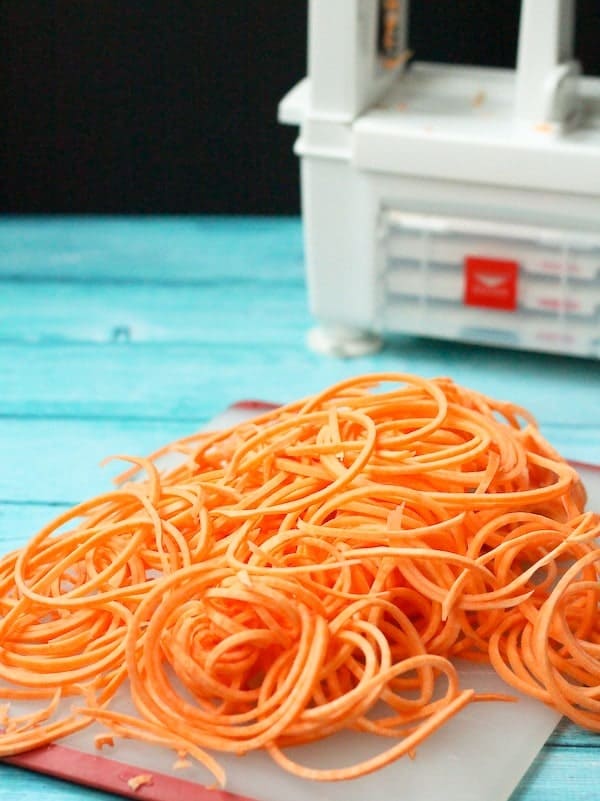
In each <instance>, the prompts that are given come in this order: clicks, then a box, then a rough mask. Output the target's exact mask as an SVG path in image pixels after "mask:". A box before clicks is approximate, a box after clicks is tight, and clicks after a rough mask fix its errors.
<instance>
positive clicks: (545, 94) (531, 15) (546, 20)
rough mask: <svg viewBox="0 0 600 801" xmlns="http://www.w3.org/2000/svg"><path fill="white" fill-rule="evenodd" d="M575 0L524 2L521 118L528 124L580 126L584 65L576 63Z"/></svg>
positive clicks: (520, 51)
mask: <svg viewBox="0 0 600 801" xmlns="http://www.w3.org/2000/svg"><path fill="white" fill-rule="evenodd" d="M574 36H575V0H522V10H521V24H520V26H519V48H518V56H517V82H516V89H515V113H516V115H517V118H518V119H520V120H523V121H527V122H530V121H534V122H537V123H545V122H547V123H551V122H557V123H559V124H566V123H568V122H569V121H570V122H574V121H575V117H576V116H577V114H578V106H579V103H578V97H577V78H578V76H579V72H580V69H579V64H578V63H577V62H576V61H573V60H572V53H573V40H574Z"/></svg>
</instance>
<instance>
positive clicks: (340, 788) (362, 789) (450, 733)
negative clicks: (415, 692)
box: [13, 404, 600, 801]
mask: <svg viewBox="0 0 600 801" xmlns="http://www.w3.org/2000/svg"><path fill="white" fill-rule="evenodd" d="M260 411H261V407H260V405H259V404H254V405H244V404H240V405H239V406H237V407H233V408H232V409H229V410H228V411H227V412H226V413H224V414H223V415H220V416H219V417H218V418H216V419H215V420H214V421H213V423H212V425H211V427H217V428H219V427H224V426H226V425H230V424H232V423H235V422H237V421H238V420H239V419H242V418H244V417H248V416H249V415H255V414H258V413H260ZM578 467H579V468H580V472H581V474H582V477H583V478H584V481H585V483H586V487H587V489H588V495H589V501H590V502H589V506H590V508H596V509H600V467H599V468H593V467H581V466H578ZM458 667H459V674H460V676H461V685H462V686H463V687H465V688H467V687H473V688H474V689H475V690H477V691H478V692H492V693H494V692H501V693H508V694H510V695H512V696H515V697H517V698H518V701H517V702H516V703H496V702H495V703H477V704H470V705H468V706H467V707H466V708H465V709H463V710H462V711H461V712H459V713H458V715H457V716H456V717H455V718H453V719H452V720H451V721H450V722H449V723H447V724H446V725H445V726H443V727H442V729H441V730H440V731H438V732H436V734H435V735H434V736H432V737H430V738H429V739H428V740H427V741H426V742H425V743H424V744H423V745H421V746H420V747H419V749H418V751H417V755H416V758H415V759H414V760H411V759H408V758H403V759H400V760H397V761H396V762H395V763H393V764H392V765H389V766H388V767H386V768H383V769H382V770H379V771H377V772H375V773H372V774H370V775H369V776H365V777H363V778H361V779H356V780H354V781H346V782H335V783H319V782H314V781H307V780H303V779H298V778H297V777H294V776H291V775H289V774H287V773H286V772H284V771H283V770H281V769H280V768H278V767H277V766H276V765H275V764H274V763H273V762H272V761H271V759H270V758H269V757H268V756H267V755H266V754H264V753H262V752H261V753H252V754H249V755H247V756H244V757H233V756H221V755H217V757H218V759H219V761H220V762H221V763H222V765H223V767H224V768H225V769H226V771H227V777H228V781H227V787H226V790H227V791H229V793H234V794H239V795H242V796H244V797H246V798H247V797H250V798H252V799H256V800H257V801H398V799H400V798H403V799H410V801H507V799H508V798H509V797H510V795H511V793H512V792H513V790H514V789H515V787H516V786H517V785H518V783H519V781H520V780H521V778H522V777H523V775H524V774H525V773H526V771H527V769H528V768H529V766H530V765H531V763H532V761H533V760H534V758H535V756H536V755H537V753H538V752H539V750H540V749H541V748H542V746H543V745H544V743H545V742H546V740H547V739H548V737H549V736H550V734H551V733H552V731H553V730H554V728H555V726H556V724H557V723H558V721H559V720H560V715H559V714H557V713H556V712H554V711H553V710H551V709H548V708H546V707H544V706H543V705H542V704H540V703H539V702H537V701H534V700H532V699H530V698H527V697H525V696H521V695H520V694H519V693H517V692H515V691H514V690H513V689H512V688H510V687H508V686H507V685H506V684H504V682H502V681H501V680H500V679H499V678H498V676H496V674H495V673H494V671H493V670H492V669H491V668H490V667H486V666H478V665H471V664H468V663H462V664H459V665H458ZM126 694H127V693H126V689H125V688H123V690H122V691H121V693H120V696H119V697H118V698H117V699H116V704H115V705H116V706H118V707H120V708H122V709H123V710H124V711H125V710H126V709H127V705H128V701H127V700H126ZM13 709H14V707H13ZM98 731H102V729H101V728H100V727H96V726H94V727H93V728H88V729H86V730H84V731H82V732H78V733H77V734H75V735H72V736H71V737H68V738H65V739H64V740H62V741H61V744H62V745H65V746H68V747H69V748H72V749H74V750H75V752H77V753H73V752H63V753H62V755H61V750H62V749H60V748H57V749H54V751H53V753H52V754H51V755H50V758H46V756H47V755H44V754H42V755H41V757H40V758H33V759H30V758H28V756H27V755H25V757H19V758H18V759H16V760H15V762H16V763H17V764H21V765H23V766H24V767H29V768H32V769H34V770H41V771H43V772H47V773H56V774H57V775H61V776H62V777H63V778H64V777H68V778H70V779H71V780H73V781H75V782H80V783H84V784H86V783H90V770H89V769H90V765H91V766H92V767H93V771H92V772H93V773H94V776H95V777H96V778H95V779H94V780H93V781H91V783H92V784H93V785H94V786H100V787H103V788H104V789H110V790H111V791H112V792H119V793H122V794H124V795H127V796H128V797H135V798H139V799H144V798H145V799H152V801H184V799H190V801H191V799H194V800H195V801H204V799H207V801H208V799H211V800H212V801H225V798H227V795H228V794H227V793H224V794H221V793H219V792H214V791H209V792H208V793H205V792H203V790H202V788H201V786H202V785H204V784H205V783H209V784H210V783H212V779H211V777H210V776H209V774H208V773H207V772H206V771H205V770H204V769H203V768H201V767H200V766H196V765H194V766H192V767H191V768H186V769H185V770H174V769H173V762H174V755H173V754H172V753H171V752H169V751H167V750H165V749H159V748H155V747H152V746H147V745H143V744H140V743H137V742H133V741H124V742H117V743H116V745H115V747H114V748H107V749H104V751H103V752H102V756H99V755H98V754H99V752H98V751H97V750H96V749H95V748H94V737H93V735H94V733H97V732H98ZM392 742H393V741H391V740H389V739H385V740H382V739H379V738H376V737H373V736H368V735H365V734H359V733H353V732H345V733H340V734H337V735H335V736H334V737H331V738H329V739H327V740H323V741H321V742H319V743H314V744H311V745H308V746H301V747H298V748H295V749H290V750H289V753H290V754H291V755H293V756H294V757H295V758H296V759H297V760H298V761H300V762H302V763H305V764H307V765H311V766H315V767H327V768H329V767H340V766H343V765H347V764H351V763H355V762H358V761H361V760H362V759H365V758H366V757H368V756H370V755H372V754H373V753H377V752H379V751H381V750H383V749H385V748H387V747H389V746H390V745H391V744H392ZM51 749H52V747H51ZM44 750H46V749H40V751H44ZM79 753H81V754H82V755H83V754H87V755H90V757H92V758H90V757H85V756H82V758H81V760H80V761H79V760H78V759H77V754H79ZM104 755H106V757H110V759H107V758H105V757H104ZM112 760H118V762H119V763H122V764H121V765H119V766H115V765H114V763H113V762H112ZM138 773H145V774H146V773H147V774H149V775H152V776H153V781H152V783H151V784H148V785H144V786H141V787H140V788H139V789H138V790H137V791H135V792H134V791H131V790H130V788H129V786H128V784H127V780H128V778H130V777H132V776H134V775H136V774H138ZM98 776H100V781H98V778H97V777H98ZM169 777H172V778H169ZM103 780H104V783H103ZM199 785H200V786H199Z"/></svg>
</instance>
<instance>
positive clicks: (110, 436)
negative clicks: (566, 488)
mask: <svg viewBox="0 0 600 801" xmlns="http://www.w3.org/2000/svg"><path fill="white" fill-rule="evenodd" d="M222 407H223V404H220V405H219V410H220V408H222ZM215 411H218V410H217V409H215ZM206 412H207V408H206V405H205V404H202V403H199V404H198V417H197V418H196V420H194V421H192V418H189V419H181V420H167V419H165V420H131V419H119V418H106V419H70V420H48V419H44V418H41V419H13V418H4V419H1V420H0V442H2V446H3V454H4V459H5V463H6V460H8V463H9V464H10V466H11V467H10V469H5V470H2V471H0V501H2V500H4V501H38V502H47V503H52V502H54V503H56V502H63V501H64V502H70V503H75V502H77V501H80V500H83V499H84V498H86V497H88V496H90V495H93V494H96V493H98V492H101V491H105V490H107V489H108V487H109V482H110V476H111V475H114V474H115V473H116V472H118V467H117V466H114V467H113V466H111V465H109V466H107V467H105V468H100V467H99V466H98V465H99V463H100V461H101V460H102V459H103V458H104V457H105V456H108V455H109V454H113V453H125V454H127V453H129V454H138V455H139V454H146V453H149V452H151V451H152V450H154V449H156V448H158V447H160V446H161V445H163V444H166V443H167V442H170V441H171V440H173V439H176V438H177V437H182V436H186V435H187V434H190V433H192V432H194V431H196V430H198V428H200V426H201V425H202V423H203V422H205V421H206V420H207V419H209V417H210V416H212V415H211V414H207V413H206ZM548 433H549V434H550V436H551V439H552V441H553V443H554V444H555V445H556V447H558V448H559V449H561V450H563V451H564V452H565V453H567V454H569V455H571V456H572V457H573V458H578V459H581V460H584V461H592V459H594V458H595V459H596V461H600V458H599V456H600V432H597V431H594V432H588V431H583V432H573V431H570V430H569V431H565V429H563V428H557V429H552V428H551V427H549V431H548ZM575 434H577V435H579V437H580V441H579V442H576V441H575V439H576V437H575V436H574V435H575Z"/></svg>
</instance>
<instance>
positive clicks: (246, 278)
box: [0, 218, 600, 801]
mask: <svg viewBox="0 0 600 801" xmlns="http://www.w3.org/2000/svg"><path fill="white" fill-rule="evenodd" d="M310 325H311V318H310V314H309V310H308V303H307V297H306V291H305V287H304V278H303V264H302V234H301V227H300V224H299V222H298V220H295V219H278V220H275V219H268V218H263V219H252V218H242V219H216V218H213V219H211V218H203V219H195V218H170V219H167V218H154V219H153V218H146V219H95V218H82V219H60V218H58V219H33V218H31V219H28V218H23V219H17V218H13V219H10V218H8V219H5V220H1V221H0V451H1V453H2V457H3V458H2V461H1V462H0V549H1V550H2V551H3V552H5V551H8V550H10V549H12V548H14V547H17V546H18V545H20V544H22V543H23V542H24V541H25V540H26V539H27V538H28V537H29V536H30V535H31V534H33V533H34V532H35V531H36V530H37V529H38V528H39V527H40V526H41V525H42V524H43V523H44V522H46V521H47V520H49V519H51V518H52V517H54V516H55V515H56V514H58V513H59V512H60V511H61V509H64V508H65V507H66V506H67V505H69V504H72V503H75V502H77V501H79V500H82V499H83V498H85V497H87V496H89V495H91V494H93V493H96V492H99V491H101V490H103V489H106V488H107V487H108V486H109V482H110V477H111V475H113V474H114V472H115V470H116V469H117V468H116V467H108V468H104V469H101V468H100V467H99V466H98V463H99V461H100V459H101V458H103V457H104V456H106V455H107V454H109V453H116V452H130V453H147V452H148V451H150V450H152V449H153V448H155V447H157V446H159V445H161V444H162V443H164V442H166V441H169V440H171V439H173V438H175V437H178V436H182V435H185V434H187V433H190V432H191V431H193V430H195V429H196V428H198V427H199V426H200V425H201V424H202V423H204V422H205V421H206V420H208V419H209V418H210V417H212V416H213V415H215V414H217V413H218V412H219V411H221V410H222V409H223V408H224V407H225V406H227V405H228V404H230V403H232V402H234V401H236V400H238V399H240V398H243V397H252V398H257V397H258V398H264V399H267V400H274V401H285V400H288V399H291V398H294V397H299V396H302V395H306V394H308V393H311V392H314V391H316V390H318V389H319V388H322V387H323V386H325V385H327V384H330V383H331V382H333V381H335V380H337V379H341V378H344V377H346V376H349V375H352V374H356V373H361V372H368V371H374V370H399V371H407V372H415V373H420V374H423V375H427V376H434V375H451V376H453V377H454V378H455V379H456V380H457V381H459V382H461V383H464V384H466V385H469V386H472V387H476V388H478V389H480V390H482V391H484V392H488V393H490V394H492V395H495V396H498V397H501V396H504V397H509V398H511V399H512V400H514V401H516V402H517V403H521V404H523V405H525V406H527V407H528V408H529V409H531V410H532V411H533V412H534V413H535V414H536V416H537V417H538V419H539V421H540V422H541V425H542V429H543V431H544V433H545V434H546V436H547V437H549V439H551V441H552V442H553V443H554V444H555V445H556V447H557V448H559V450H561V451H563V452H564V453H565V454H566V455H568V456H570V457H571V458H576V459H580V460H583V461H589V462H598V463H600V364H599V363H598V362H594V361H586V360H579V359H568V358H563V357H558V356H556V357H552V356H547V355H540V354H537V355H536V354H528V353H520V352H512V351H503V350H500V349H486V348H478V347H474V346H465V345H460V344H456V343H451V342H433V341H427V340H420V339H415V338H402V337H397V338H395V339H394V341H393V342H389V343H387V344H386V347H385V348H384V350H383V351H382V352H381V353H379V354H376V355H374V356H371V357H367V358H361V359H356V360H347V361H344V360H335V359H328V358H324V357H320V356H317V355H315V354H313V353H310V352H309V351H307V349H306V348H305V344H304V337H305V334H306V331H307V329H308V328H309V326H310ZM501 747H502V745H501V742H499V751H501ZM599 786H600V743H599V738H598V736H595V735H592V734H590V733H587V732H582V731H581V730H579V729H577V728H576V727H574V726H572V725H570V724H567V723H563V724H561V725H560V726H559V728H558V729H557V731H556V732H555V733H554V735H553V736H552V738H551V739H550V741H549V743H548V745H547V746H546V747H545V748H544V750H543V751H542V753H541V754H540V756H539V757H538V759H537V760H536V763H535V764H534V766H532V769H531V770H530V771H529V773H528V774H527V776H526V778H525V779H524V780H523V782H522V783H521V785H520V787H519V788H518V790H517V791H516V792H515V794H514V796H513V799H512V801H563V799H564V798H566V797H567V796H568V798H569V799H572V800H573V801H592V799H595V798H598V797H599V796H598V787H599ZM109 797H110V796H107V795H105V794H100V793H96V792H93V791H91V790H86V789H84V788H80V787H75V786H71V785H65V784H64V783H62V782H58V781H55V780H52V779H49V778H46V777H41V776H36V775H33V774H30V773H27V772H26V771H22V770H19V769H17V768H13V767H9V766H5V765H2V766H0V798H6V799H9V798H10V799H19V800H20V801H34V799H35V801H53V800H54V799H59V798H60V799H67V800H68V801H92V799H96V800H97V801H100V799H102V800H103V801H105V800H106V799H108V798H109ZM482 801H483V800H482Z"/></svg>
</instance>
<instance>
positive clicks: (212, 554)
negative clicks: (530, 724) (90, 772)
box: [0, 374, 600, 785]
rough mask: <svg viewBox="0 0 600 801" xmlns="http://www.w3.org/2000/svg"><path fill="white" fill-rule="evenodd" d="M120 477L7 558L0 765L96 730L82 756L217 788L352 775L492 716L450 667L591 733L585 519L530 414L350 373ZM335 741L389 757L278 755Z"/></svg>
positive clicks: (442, 386) (591, 625)
mask: <svg viewBox="0 0 600 801" xmlns="http://www.w3.org/2000/svg"><path fill="white" fill-rule="evenodd" d="M121 458H125V459H126V460H127V461H129V462H130V463H131V464H132V466H131V467H130V468H129V469H128V470H127V472H126V473H125V474H124V475H123V476H121V478H120V479H119V483H118V485H117V488H116V489H114V490H113V491H110V492H107V493H105V494H103V495H101V496H99V497H96V498H93V499H91V500H88V501H86V502H84V503H82V504H80V505H79V506H77V507H75V508H74V509H71V510H69V511H68V512H65V513H63V514H61V515H60V516H59V517H57V518H56V519H55V520H54V521H53V522H52V523H50V524H49V525H47V526H46V527H45V528H43V529H42V530H41V531H40V532H39V533H38V534H36V535H35V536H34V537H32V538H31V539H30V540H29V542H28V543H27V544H26V545H25V546H24V547H22V548H21V549H19V550H17V551H14V552H13V553H10V554H8V555H7V556H5V557H4V558H3V560H2V562H1V564H0V615H1V618H0V645H1V648H0V700H2V706H1V709H0V711H1V719H0V723H1V726H2V730H1V733H0V756H9V755H14V754H16V753H19V752H23V751H26V750H28V749H31V748H34V747H36V746H40V745H44V744H46V743H51V742H54V741H57V740H59V739H60V738H62V737H64V736H66V735H68V734H70V733H73V732H75V731H77V730H79V729H84V728H85V727H87V726H89V725H90V724H92V723H95V724H96V726H95V728H94V729H92V732H91V733H90V738H92V737H94V736H95V738H96V743H97V745H98V747H99V748H100V747H102V746H103V745H107V744H109V745H112V744H113V743H115V746H116V745H117V741H118V740H119V739H120V738H134V739H139V740H141V741H144V742H147V743H152V744H155V745H158V746H162V747H166V748H169V749H172V750H173V752H174V755H176V756H177V761H176V765H177V766H178V767H185V766H186V765H188V764H189V760H196V761H198V762H200V763H201V764H202V765H204V766H205V767H206V769H207V771H209V772H210V773H211V774H212V776H213V777H214V780H215V781H216V782H217V783H219V784H221V785H223V784H224V782H225V774H224V771H223V768H222V767H221V765H220V763H219V754H223V753H230V754H238V755H243V754H247V753H249V752H251V751H254V750H256V749H263V750H265V751H266V752H268V753H269V754H270V756H271V757H272V758H273V760H274V761H275V762H276V763H277V764H278V765H279V766H281V767H282V768H283V769H285V770H287V771H291V772H292V773H294V774H297V775H298V776H301V777H305V778H312V779H315V780H322V781H336V780H344V779H352V778H354V777H358V776H362V775H365V774H367V773H369V772H371V771H374V770H377V769H378V768H380V767H382V766H384V765H386V764H389V763H390V762H392V761H394V760H396V759H398V758H400V757H401V756H403V755H409V756H410V757H415V756H416V757H417V758H418V747H419V745H420V744H421V743H422V742H423V741H424V740H425V739H426V738H428V737H431V736H435V733H436V731H437V730H438V729H439V728H440V727H441V726H443V725H444V724H445V723H446V722H447V721H448V720H450V719H451V718H452V717H453V716H454V715H457V714H460V711H461V709H463V708H464V707H465V705H467V704H469V703H472V702H474V701H498V700H506V697H500V698H499V697H498V696H493V695H491V696H490V695H480V696H478V695H477V694H476V693H475V692H474V691H473V690H472V689H471V688H469V687H461V686H460V681H459V676H458V672H457V668H456V665H455V662H456V660H458V659H466V660H471V661H475V662H481V663H488V664H490V665H491V666H492V667H493V668H494V669H495V671H496V672H497V673H498V674H499V675H500V676H501V677H502V678H503V679H504V681H505V682H506V683H507V684H508V685H509V686H510V687H513V688H515V689H517V690H519V691H521V692H523V693H525V694H528V695H530V696H533V697H534V698H536V699H539V701H540V702H542V703H544V704H547V705H549V706H551V707H554V708H555V709H556V710H558V711H560V712H561V713H563V714H564V715H566V716H568V717H569V718H570V719H571V720H573V721H575V722H576V723H578V724H579V725H581V726H584V727H587V728H588V729H591V730H592V731H600V698H599V696H598V686H599V685H600V615H599V614H598V609H599V604H600V582H599V572H600V550H599V549H598V544H597V541H596V538H597V537H598V535H599V533H600V518H599V516H598V515H597V514H594V513H593V512H589V511H585V501H586V496H585V490H584V488H583V486H582V484H581V482H580V480H579V477H578V475H577V473H576V471H575V470H574V469H573V468H572V467H571V466H569V464H567V462H566V461H565V460H564V459H563V458H562V457H561V456H560V455H559V454H558V453H556V452H555V450H554V449H553V448H552V447H551V446H550V445H549V444H548V443H547V442H546V441H545V439H544V438H543V437H542V436H541V434H540V432H539V430H538V428H537V426H536V424H535V421H534V420H533V418H532V417H531V416H530V414H529V413H528V412H526V411H525V410H523V409H521V408H518V407H516V406H515V405H514V404H512V403H508V402H501V401H496V400H493V399H491V398H488V397H485V396H484V395H482V394H480V393H478V392H475V391H473V390H469V389H466V388H463V387H460V386H458V385H456V384H455V383H454V382H452V381H451V380H450V379H447V378H438V379H433V380H426V379H422V378H419V377H416V376H411V375H404V374H379V375H368V376H361V377H357V378H353V379H350V380H346V381H343V382H341V383H338V384H336V385H335V386H332V387H330V388H328V389H326V390H325V391H323V392H321V393H319V394H317V395H314V396H312V397H309V398H306V399H303V400H299V401H296V402H293V403H290V404H288V405H286V406H282V407H279V408H277V409H273V410H272V411H269V412H268V413H266V414H263V415H262V416H260V417H257V418H255V419H253V420H251V421H248V422H242V423H240V424H238V425H235V426H233V427H231V428H229V429H227V430H223V431H218V432H216V433H215V432H213V433H206V432H201V433H198V434H194V435H192V436H190V437H187V438H186V439H184V440H180V441H178V442H175V443H172V444H171V445H168V446H166V447H165V448H163V449H161V450H160V451H159V452H157V453H156V454H154V455H152V456H151V457H149V458H145V459H142V458H140V459H134V458H128V457H121ZM123 693H125V694H126V696H127V697H128V698H130V700H131V701H132V706H131V708H130V709H129V711H126V712H125V711H123V708H122V707H120V706H119V704H118V703H115V697H116V696H117V694H119V695H121V696H122V694H123ZM13 707H14V710H13ZM376 707H377V709H376ZM23 709H26V711H25V712H23V711H22V710H23ZM131 709H134V710H135V711H134V712H132V711H131ZM382 710H383V711H382ZM98 725H100V727H101V729H100V730H101V731H102V732H103V734H97V731H98ZM347 729H351V730H353V731H355V732H364V733H365V735H366V734H377V735H382V736H383V737H384V738H386V739H383V740H382V741H381V742H383V746H382V750H381V753H379V754H378V755H376V756H374V757H371V758H369V759H367V760H365V761H362V762H360V763H358V764H348V765H345V766H341V767H340V766H331V768H319V769H317V768H312V767H308V766H305V765H302V764H299V763H298V762H297V761H295V759H294V758H293V757H292V756H291V752H289V751H288V749H289V747H291V746H295V745H299V744H303V743H308V742H312V741H315V740H320V739H321V738H324V737H328V736H331V735H333V736H335V734H336V733H337V732H340V731H342V730H347ZM93 732H96V734H95V735H94V733H93Z"/></svg>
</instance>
